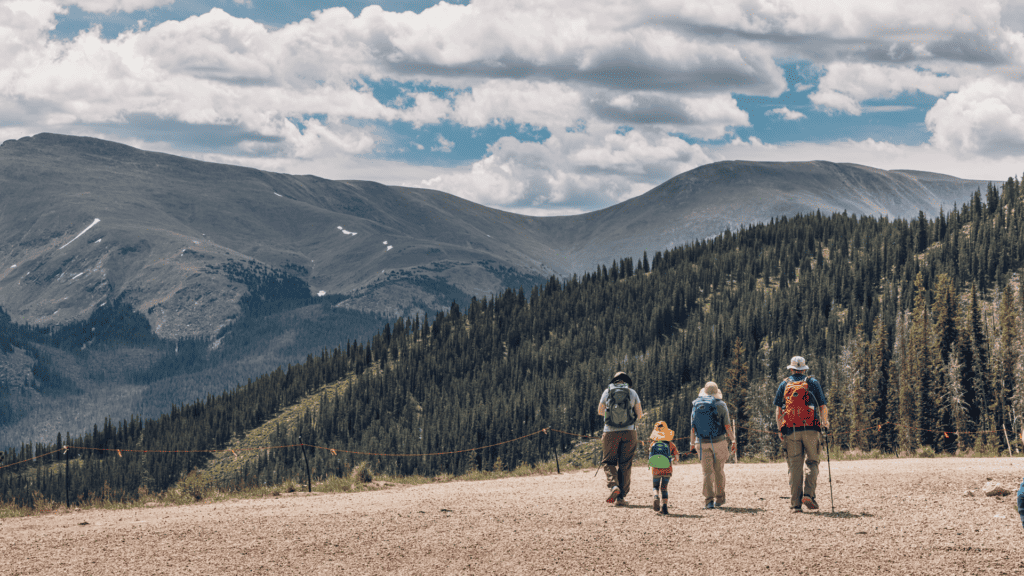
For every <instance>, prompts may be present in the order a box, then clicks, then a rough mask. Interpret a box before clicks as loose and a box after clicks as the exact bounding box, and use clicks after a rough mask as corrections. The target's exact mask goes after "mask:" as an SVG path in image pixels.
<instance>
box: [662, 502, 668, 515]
mask: <svg viewBox="0 0 1024 576" xmlns="http://www.w3.org/2000/svg"><path fill="white" fill-rule="evenodd" d="M661 513H662V514H665V515H666V516H667V515H668V504H662V505H661Z"/></svg>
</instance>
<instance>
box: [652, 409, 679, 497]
mask: <svg viewBox="0 0 1024 576" xmlns="http://www.w3.org/2000/svg"><path fill="white" fill-rule="evenodd" d="M675 435H676V433H675V432H673V431H671V430H669V428H668V424H666V423H665V422H664V421H661V420H659V421H658V422H656V423H655V424H654V430H653V431H652V432H651V440H652V442H651V457H650V460H649V464H650V465H651V476H652V477H653V478H654V509H655V510H660V511H661V513H662V514H668V481H669V480H670V479H671V478H672V458H675V459H676V460H677V461H678V460H679V449H678V448H676V444H675V442H673V441H672V439H673V438H675ZM659 496H660V498H659Z"/></svg>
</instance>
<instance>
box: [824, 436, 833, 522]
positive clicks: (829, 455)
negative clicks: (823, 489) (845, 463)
mask: <svg viewBox="0 0 1024 576" xmlns="http://www.w3.org/2000/svg"><path fill="white" fill-rule="evenodd" d="M831 452H832V451H831V450H829V448H828V428H825V459H826V460H827V461H828V499H829V501H830V502H831V503H832V513H833V514H835V513H836V501H835V498H833V497H832V454H831Z"/></svg>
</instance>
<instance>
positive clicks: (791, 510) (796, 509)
mask: <svg viewBox="0 0 1024 576" xmlns="http://www.w3.org/2000/svg"><path fill="white" fill-rule="evenodd" d="M803 511H804V510H803V508H801V507H800V506H793V507H792V508H791V509H790V512H794V513H796V512H803Z"/></svg>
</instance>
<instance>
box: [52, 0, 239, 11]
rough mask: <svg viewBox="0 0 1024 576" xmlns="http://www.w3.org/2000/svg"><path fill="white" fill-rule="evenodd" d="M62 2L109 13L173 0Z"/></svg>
mask: <svg viewBox="0 0 1024 576" xmlns="http://www.w3.org/2000/svg"><path fill="white" fill-rule="evenodd" d="M236 2H237V0H236ZM62 4H66V5H69V6H70V5H76V6H78V7H79V8H81V9H82V10H84V11H86V12H95V13H97V14H110V13H111V12H135V11H136V10H149V9H150V8H156V7H158V6H166V5H168V4H174V0H73V1H71V2H62Z"/></svg>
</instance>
